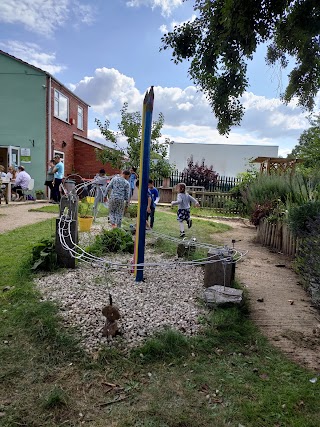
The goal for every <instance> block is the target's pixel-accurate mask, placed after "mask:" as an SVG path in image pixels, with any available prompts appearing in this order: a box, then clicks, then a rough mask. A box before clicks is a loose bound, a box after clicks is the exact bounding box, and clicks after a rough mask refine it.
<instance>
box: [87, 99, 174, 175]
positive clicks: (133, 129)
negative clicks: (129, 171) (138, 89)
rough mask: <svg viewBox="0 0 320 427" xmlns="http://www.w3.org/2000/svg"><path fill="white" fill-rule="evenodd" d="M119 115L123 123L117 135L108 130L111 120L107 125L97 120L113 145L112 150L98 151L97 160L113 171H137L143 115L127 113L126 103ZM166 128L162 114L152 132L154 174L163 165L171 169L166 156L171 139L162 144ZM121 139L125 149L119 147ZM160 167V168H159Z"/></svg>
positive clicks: (151, 150)
mask: <svg viewBox="0 0 320 427" xmlns="http://www.w3.org/2000/svg"><path fill="white" fill-rule="evenodd" d="M120 113H121V121H120V123H119V124H118V129H119V131H118V132H115V131H112V130H110V129H109V126H110V122H109V121H108V120H106V121H105V122H104V123H102V122H101V121H100V120H98V119H96V120H95V121H96V123H97V125H98V127H99V129H100V132H101V133H102V135H103V136H104V137H105V139H106V141H108V142H111V143H112V144H113V148H108V147H106V148H105V149H104V150H97V152H96V153H97V158H98V159H99V160H101V161H102V162H103V163H107V162H109V163H111V164H112V166H113V167H115V168H118V169H121V168H122V167H123V166H124V165H125V164H127V165H128V166H133V167H135V168H138V167H139V164H140V145H141V137H142V118H141V113H140V112H138V111H136V112H128V104H127V103H124V105H123V107H122V109H121V112H120ZM163 124H164V116H163V114H162V113H160V114H159V117H158V119H157V120H154V121H153V123H152V128H151V147H150V159H151V172H152V167H153V166H154V167H155V168H158V169H159V167H160V165H162V166H163V167H164V166H166V167H168V162H167V160H166V156H167V154H168V144H169V143H170V139H169V138H166V139H165V142H164V143H163V142H160V138H161V129H162V127H163ZM119 138H125V140H126V142H127V146H126V148H121V147H120V146H119V142H118V141H119ZM152 160H158V162H157V161H155V162H153V161H152ZM157 163H158V166H156V165H157Z"/></svg>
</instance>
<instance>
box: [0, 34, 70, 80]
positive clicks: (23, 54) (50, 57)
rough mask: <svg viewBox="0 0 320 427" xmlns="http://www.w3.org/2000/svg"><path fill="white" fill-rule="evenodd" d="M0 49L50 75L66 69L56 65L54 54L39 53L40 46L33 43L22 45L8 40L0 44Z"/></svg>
mask: <svg viewBox="0 0 320 427" xmlns="http://www.w3.org/2000/svg"><path fill="white" fill-rule="evenodd" d="M0 47H1V49H2V50H3V51H5V52H7V53H9V54H10V55H13V56H15V57H16V58H19V59H21V60H22V61H25V62H27V63H28V64H31V65H34V66H35V67H38V68H41V69H42V70H44V71H47V72H48V73H50V74H58V73H60V72H61V71H63V70H65V69H66V67H65V66H64V65H59V64H57V63H56V54H55V53H54V52H51V53H45V52H41V50H40V49H41V48H40V46H38V45H37V44H35V43H22V42H19V41H15V40H10V41H8V42H6V43H1V42H0Z"/></svg>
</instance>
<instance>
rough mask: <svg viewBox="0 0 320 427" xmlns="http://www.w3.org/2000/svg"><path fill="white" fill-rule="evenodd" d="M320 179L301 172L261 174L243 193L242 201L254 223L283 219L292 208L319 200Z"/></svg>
mask: <svg viewBox="0 0 320 427" xmlns="http://www.w3.org/2000/svg"><path fill="white" fill-rule="evenodd" d="M319 182H320V181H319V179H318V178H317V177H310V176H309V177H307V176H305V175H303V174H300V173H297V174H294V175H291V174H289V173H287V174H283V175H278V174H271V175H266V174H261V175H259V176H257V177H256V178H255V179H254V180H252V181H251V182H250V183H249V184H248V185H247V186H246V188H245V189H243V190H242V193H241V194H242V200H243V202H244V204H245V205H246V208H247V213H248V215H249V216H250V219H251V221H252V223H253V224H255V225H258V224H259V221H260V219H262V218H264V217H272V216H273V217H277V218H279V217H283V216H284V214H285V213H286V211H287V210H288V209H289V208H290V207H292V206H297V205H301V204H304V203H307V202H309V201H311V200H317V199H318V198H319V191H318V188H319Z"/></svg>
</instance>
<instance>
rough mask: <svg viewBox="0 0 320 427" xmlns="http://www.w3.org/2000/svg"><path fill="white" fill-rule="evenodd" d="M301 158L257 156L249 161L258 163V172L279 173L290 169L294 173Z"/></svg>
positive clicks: (301, 160)
mask: <svg viewBox="0 0 320 427" xmlns="http://www.w3.org/2000/svg"><path fill="white" fill-rule="evenodd" d="M302 162H303V159H283V158H282V157H257V158H256V159H253V160H251V162H250V163H260V173H267V174H268V175H270V174H271V173H273V172H274V173H277V174H279V175H281V174H283V173H285V172H288V171H290V173H291V174H293V173H294V170H295V167H296V164H297V163H302Z"/></svg>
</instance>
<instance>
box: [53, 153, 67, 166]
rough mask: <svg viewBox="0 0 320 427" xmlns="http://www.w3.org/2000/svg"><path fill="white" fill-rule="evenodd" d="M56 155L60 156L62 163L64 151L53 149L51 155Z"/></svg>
mask: <svg viewBox="0 0 320 427" xmlns="http://www.w3.org/2000/svg"><path fill="white" fill-rule="evenodd" d="M56 155H58V156H60V160H61V161H62V163H64V152H63V151H57V150H54V151H53V157H54V156H56Z"/></svg>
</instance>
